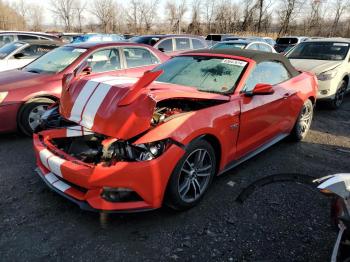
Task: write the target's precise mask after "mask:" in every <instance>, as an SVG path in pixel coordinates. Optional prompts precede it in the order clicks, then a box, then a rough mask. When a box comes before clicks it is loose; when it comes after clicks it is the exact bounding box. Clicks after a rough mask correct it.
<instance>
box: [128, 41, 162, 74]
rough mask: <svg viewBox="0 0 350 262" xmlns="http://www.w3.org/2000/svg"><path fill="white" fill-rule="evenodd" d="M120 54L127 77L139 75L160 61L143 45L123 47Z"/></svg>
mask: <svg viewBox="0 0 350 262" xmlns="http://www.w3.org/2000/svg"><path fill="white" fill-rule="evenodd" d="M122 55H123V61H124V68H125V75H126V76H128V77H141V76H142V75H143V74H144V72H145V71H148V70H152V69H153V68H154V67H155V66H156V65H158V64H160V63H161V62H160V59H159V58H158V57H157V56H156V55H155V54H153V52H151V51H150V50H149V49H147V48H143V47H123V48H122Z"/></svg>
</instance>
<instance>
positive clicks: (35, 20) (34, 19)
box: [29, 4, 44, 31]
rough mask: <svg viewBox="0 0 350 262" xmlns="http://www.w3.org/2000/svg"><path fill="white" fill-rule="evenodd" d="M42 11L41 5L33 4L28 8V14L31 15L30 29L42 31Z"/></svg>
mask: <svg viewBox="0 0 350 262" xmlns="http://www.w3.org/2000/svg"><path fill="white" fill-rule="evenodd" d="M43 13H44V10H43V8H42V6H40V5H38V4H33V5H31V6H30V8H29V15H30V17H31V30H33V31H42V30H43Z"/></svg>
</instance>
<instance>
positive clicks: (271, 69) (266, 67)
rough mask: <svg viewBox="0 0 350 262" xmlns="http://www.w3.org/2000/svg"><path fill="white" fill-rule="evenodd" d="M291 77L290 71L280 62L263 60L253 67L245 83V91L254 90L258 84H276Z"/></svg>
mask: <svg viewBox="0 0 350 262" xmlns="http://www.w3.org/2000/svg"><path fill="white" fill-rule="evenodd" d="M289 78H290V75H289V72H288V71H287V69H286V68H285V67H284V65H282V64H281V63H280V62H277V61H271V62H262V63H260V64H258V65H257V66H256V67H255V68H254V69H253V72H252V73H251V74H250V76H249V78H248V80H247V82H246V84H245V88H244V91H245V92H250V91H252V90H253V89H254V87H255V86H256V85H257V84H270V85H276V84H279V83H282V82H284V81H286V80H288V79H289Z"/></svg>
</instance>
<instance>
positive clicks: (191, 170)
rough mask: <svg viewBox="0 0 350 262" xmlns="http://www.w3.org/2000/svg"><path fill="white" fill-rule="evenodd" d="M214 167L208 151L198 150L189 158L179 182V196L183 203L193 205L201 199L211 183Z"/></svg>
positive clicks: (185, 162) (184, 164)
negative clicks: (192, 203)
mask: <svg viewBox="0 0 350 262" xmlns="http://www.w3.org/2000/svg"><path fill="white" fill-rule="evenodd" d="M213 167H214V166H213V162H212V158H211V156H210V154H209V152H208V151H207V150H206V149H197V150H195V151H193V152H192V153H191V154H189V155H188V156H187V159H186V160H185V161H184V163H183V165H182V168H181V171H180V175H179V180H178V181H179V182H178V183H179V184H178V190H179V195H180V197H181V199H182V200H183V201H185V202H187V203H191V202H193V201H195V200H197V199H198V198H200V197H201V195H202V194H203V193H204V191H205V189H206V188H207V186H208V184H209V182H210V177H211V175H212V171H213Z"/></svg>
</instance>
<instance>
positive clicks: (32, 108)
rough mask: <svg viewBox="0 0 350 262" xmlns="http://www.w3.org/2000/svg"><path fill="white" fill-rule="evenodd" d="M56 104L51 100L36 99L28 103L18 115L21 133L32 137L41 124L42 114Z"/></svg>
mask: <svg viewBox="0 0 350 262" xmlns="http://www.w3.org/2000/svg"><path fill="white" fill-rule="evenodd" d="M54 102H55V101H53V100H51V99H49V98H35V99H32V100H30V101H28V102H26V103H25V104H24V105H23V106H22V108H21V110H20V111H19V113H18V127H19V129H20V131H21V132H22V133H23V134H25V135H27V136H31V135H32V134H33V131H34V130H35V128H37V126H38V125H39V124H40V118H41V116H42V114H43V113H44V112H45V111H46V110H47V108H48V107H49V106H50V105H51V104H53V103H54Z"/></svg>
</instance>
